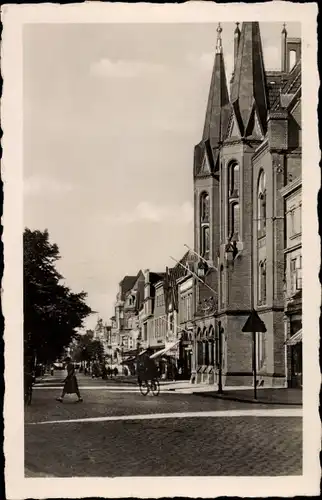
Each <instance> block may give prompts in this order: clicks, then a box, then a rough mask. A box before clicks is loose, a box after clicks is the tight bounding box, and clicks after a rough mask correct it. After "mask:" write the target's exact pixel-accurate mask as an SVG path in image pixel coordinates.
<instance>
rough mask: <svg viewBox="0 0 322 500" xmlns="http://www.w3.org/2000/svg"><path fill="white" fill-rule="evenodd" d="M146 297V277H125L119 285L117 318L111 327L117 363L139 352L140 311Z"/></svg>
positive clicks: (139, 274)
mask: <svg viewBox="0 0 322 500" xmlns="http://www.w3.org/2000/svg"><path fill="white" fill-rule="evenodd" d="M143 295H144V275H143V273H142V272H141V271H139V273H138V274H137V275H136V276H125V277H124V278H123V280H122V281H121V282H120V283H119V291H118V294H117V298H116V304H115V316H113V317H112V318H111V319H112V326H111V343H110V345H111V349H112V352H113V354H112V357H113V359H114V361H115V362H117V363H121V361H124V360H126V359H127V358H128V357H130V356H133V355H134V353H136V351H137V347H138V341H139V334H140V331H139V310H140V308H141V304H142V301H143Z"/></svg>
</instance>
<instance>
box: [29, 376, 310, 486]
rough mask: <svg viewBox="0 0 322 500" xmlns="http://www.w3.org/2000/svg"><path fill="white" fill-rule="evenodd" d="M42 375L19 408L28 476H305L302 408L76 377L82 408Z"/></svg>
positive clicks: (53, 380)
mask: <svg viewBox="0 0 322 500" xmlns="http://www.w3.org/2000/svg"><path fill="white" fill-rule="evenodd" d="M64 376H65V373H63V372H56V373H55V376H54V377H50V376H46V377H45V378H44V380H42V381H39V383H38V384H37V385H36V386H35V388H34V391H33V400H32V404H31V406H29V407H26V408H25V469H26V472H25V474H26V477H40V476H49V477H72V476H78V477H81V476H83V477H84V476H91V477H95V476H96V477H97V476H100V477H115V476H185V475H190V476H191V475H196V476H208V475H209V476H216V475H221V476H225V475H226V476H229V475H231V476H236V475H237V476H246V475H263V476H270V475H279V476H282V475H300V474H301V473H302V418H301V410H300V408H297V407H296V408H294V407H293V408H289V407H285V408H284V409H283V410H281V408H276V406H274V407H272V406H269V405H264V404H263V405H260V404H258V405H256V407H255V408H254V406H253V405H251V404H250V403H248V402H244V403H243V402H237V401H227V400H219V399H215V398H211V397H207V398H204V397H202V396H201V395H196V394H182V393H177V392H169V391H166V390H164V389H163V388H162V386H161V392H160V395H159V396H158V397H153V396H147V397H144V396H142V395H141V394H140V393H139V391H138V388H137V386H136V385H134V384H126V383H119V382H118V381H117V380H108V381H103V380H100V379H91V378H90V377H88V376H87V377H85V376H84V375H82V374H80V375H79V376H78V380H79V386H80V391H81V394H82V397H83V398H84V402H83V403H76V400H77V398H76V396H75V395H73V396H72V395H71V396H67V397H66V399H65V401H64V402H63V403H59V402H57V401H56V400H55V398H56V397H58V396H59V395H60V393H61V386H62V380H63V377H64Z"/></svg>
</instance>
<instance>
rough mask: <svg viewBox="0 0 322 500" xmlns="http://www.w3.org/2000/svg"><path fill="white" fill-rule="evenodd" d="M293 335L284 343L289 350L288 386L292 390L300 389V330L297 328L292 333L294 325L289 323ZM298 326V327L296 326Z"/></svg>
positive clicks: (301, 371) (301, 373)
mask: <svg viewBox="0 0 322 500" xmlns="http://www.w3.org/2000/svg"><path fill="white" fill-rule="evenodd" d="M291 325H292V326H293V328H291V330H293V333H292V334H291V337H290V338H289V339H288V340H287V341H286V345H287V348H288V349H289V356H288V359H289V363H290V366H289V386H290V387H292V388H302V375H303V369H302V328H297V330H296V331H295V333H294V328H296V327H294V325H293V324H292V323H291ZM297 326H298V325H297Z"/></svg>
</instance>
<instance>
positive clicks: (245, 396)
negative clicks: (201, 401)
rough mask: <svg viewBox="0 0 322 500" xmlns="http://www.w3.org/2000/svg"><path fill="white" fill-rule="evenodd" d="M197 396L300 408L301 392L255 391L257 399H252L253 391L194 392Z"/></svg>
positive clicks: (281, 390)
mask: <svg viewBox="0 0 322 500" xmlns="http://www.w3.org/2000/svg"><path fill="white" fill-rule="evenodd" d="M194 393H195V394H198V396H205V397H212V398H217V399H227V400H230V401H240V402H243V403H245V402H247V403H253V404H259V403H265V404H272V405H285V406H302V404H303V402H302V390H301V389H284V388H281V389H278V388H272V389H269V388H267V389H257V399H256V400H255V399H254V389H252V388H250V389H238V388H237V389H235V390H233V389H231V388H229V389H228V388H227V389H226V390H225V389H224V393H223V394H218V393H217V392H215V391H205V392H200V391H198V392H197V391H196V392H194Z"/></svg>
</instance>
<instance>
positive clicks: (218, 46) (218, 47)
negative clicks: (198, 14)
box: [216, 23, 222, 54]
mask: <svg viewBox="0 0 322 500" xmlns="http://www.w3.org/2000/svg"><path fill="white" fill-rule="evenodd" d="M221 33H222V27H221V26H220V23H218V27H217V43H216V54H221V53H222V39H221Z"/></svg>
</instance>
